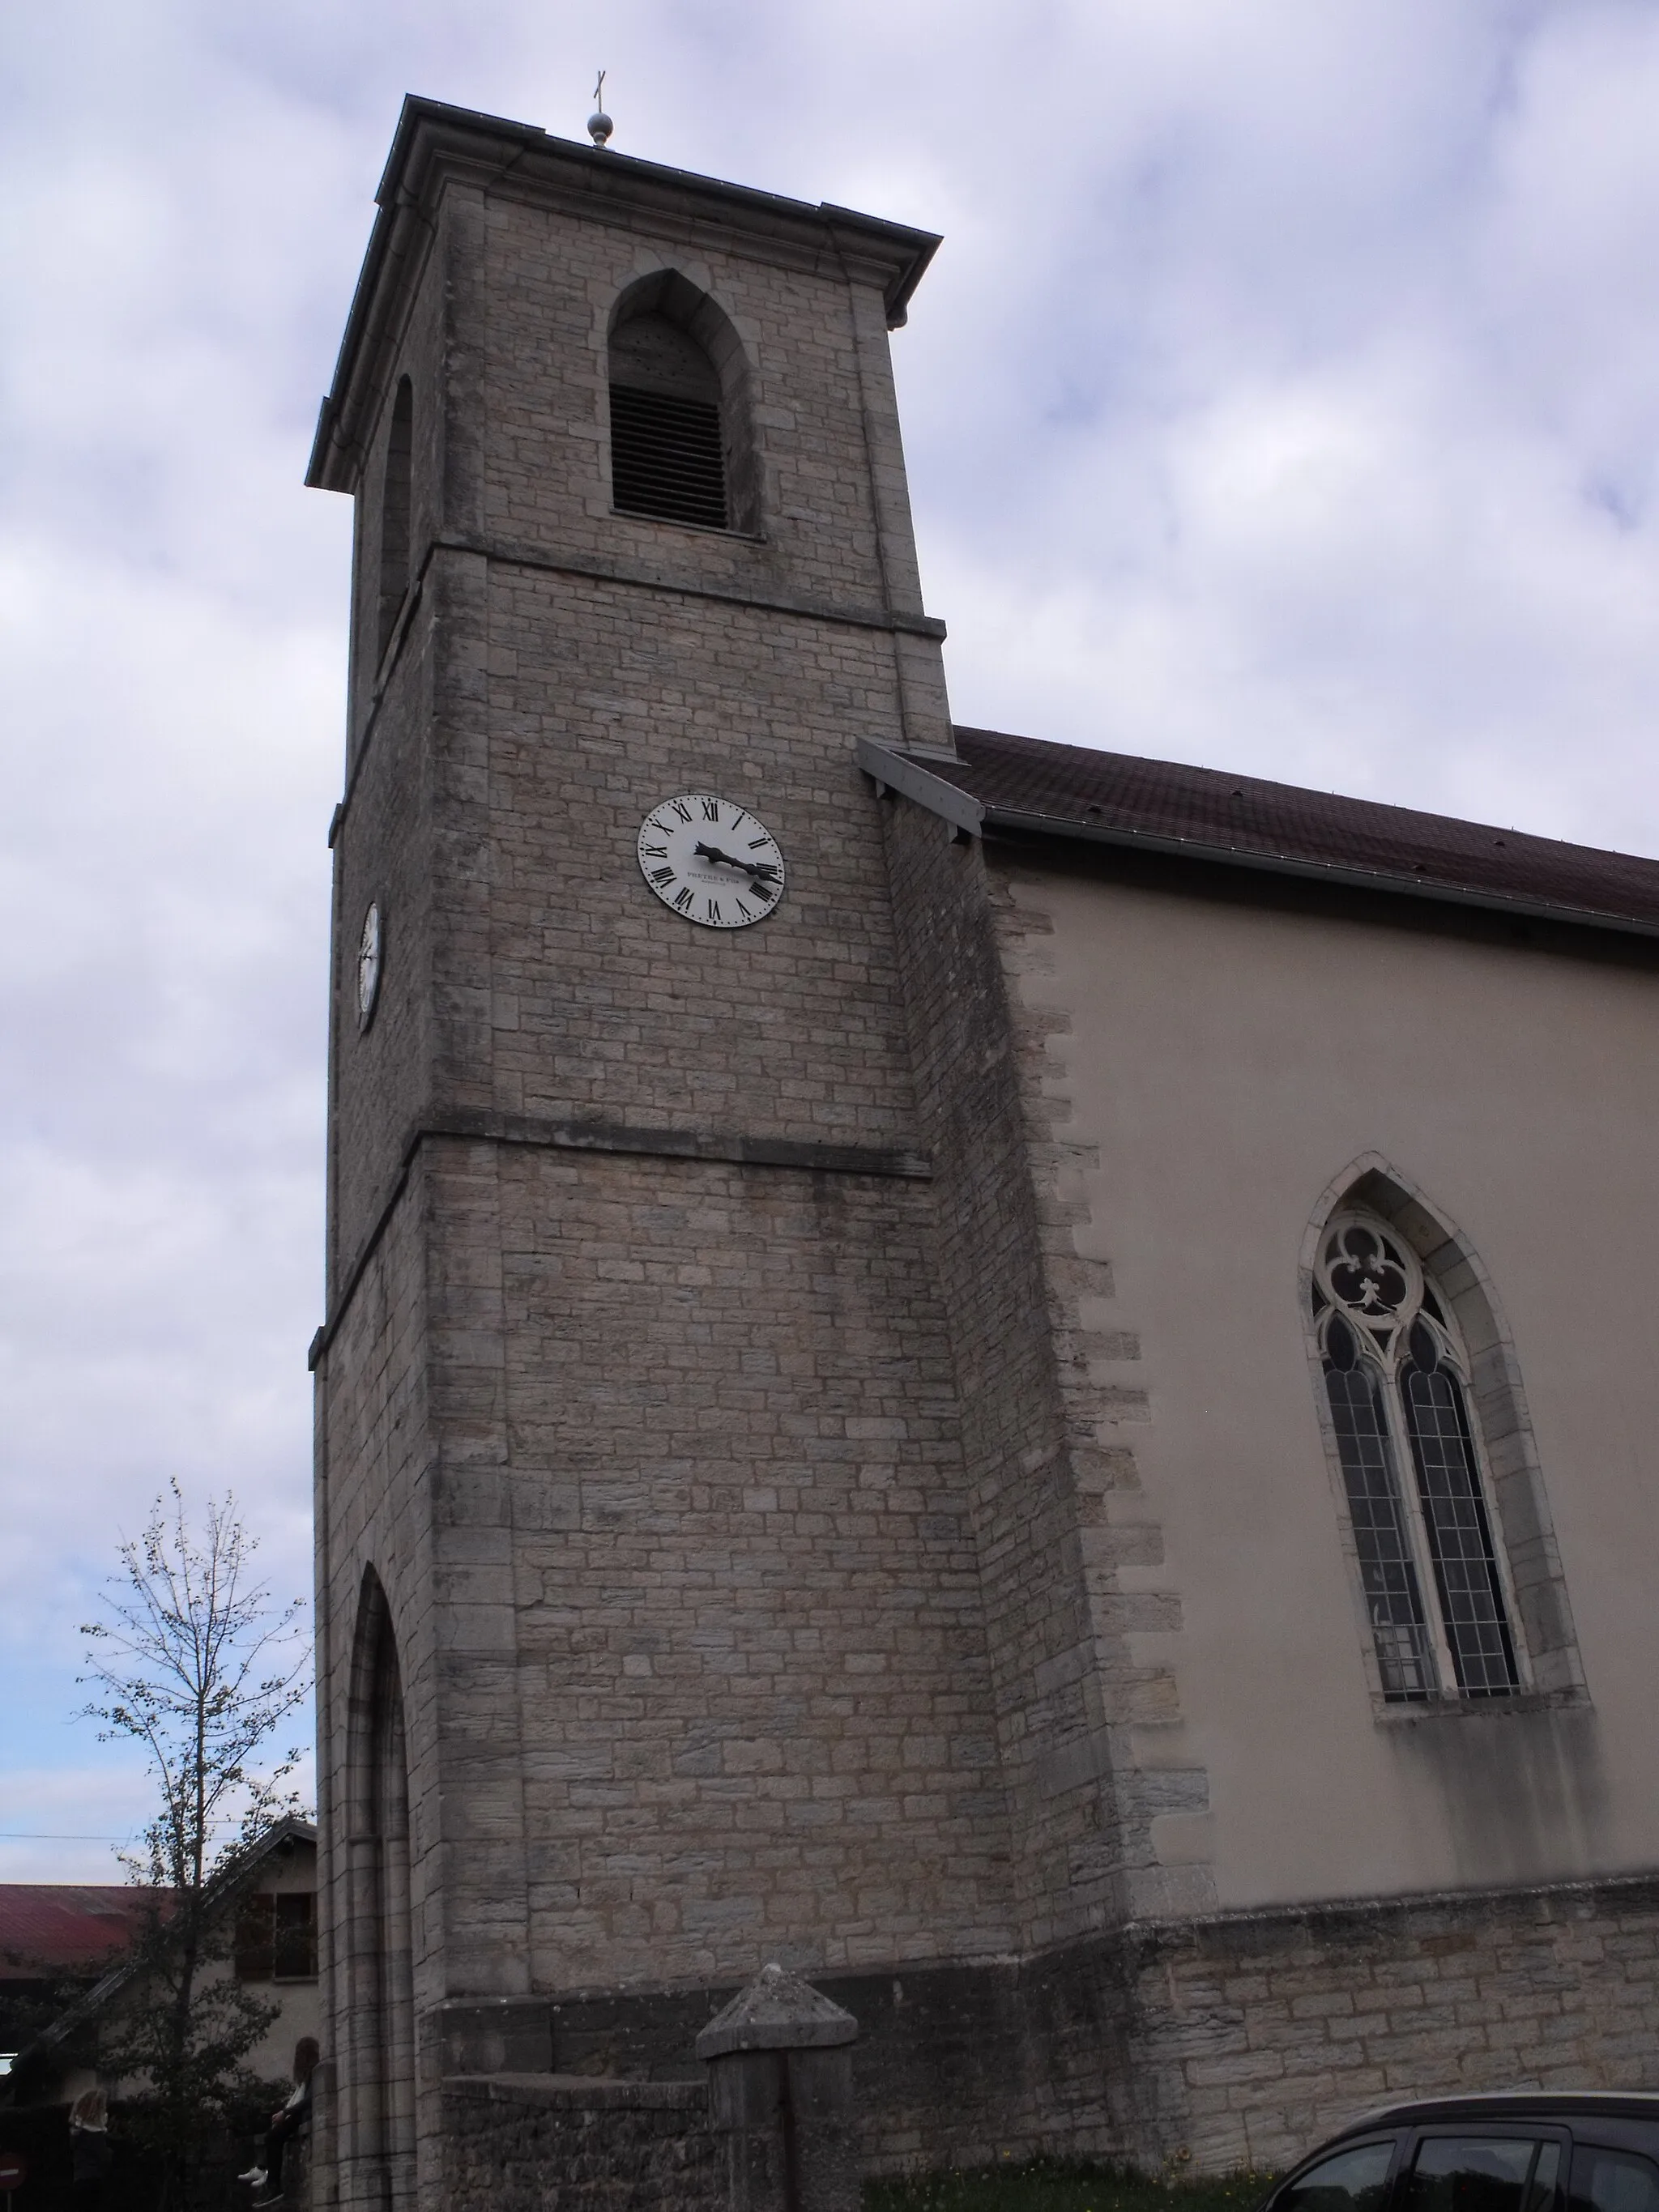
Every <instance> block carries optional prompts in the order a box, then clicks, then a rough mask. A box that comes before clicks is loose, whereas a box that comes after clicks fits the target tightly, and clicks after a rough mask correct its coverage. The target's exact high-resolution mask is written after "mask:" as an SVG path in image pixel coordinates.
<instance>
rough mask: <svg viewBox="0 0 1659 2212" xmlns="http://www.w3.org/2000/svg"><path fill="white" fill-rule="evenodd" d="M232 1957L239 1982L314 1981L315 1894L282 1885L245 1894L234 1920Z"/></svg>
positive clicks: (315, 1965)
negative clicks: (264, 1891)
mask: <svg viewBox="0 0 1659 2212" xmlns="http://www.w3.org/2000/svg"><path fill="white" fill-rule="evenodd" d="M235 1955H236V1978H237V1979H238V1981H242V1982H314V1981H315V1980H316V1978H317V1898H316V1893H315V1892H314V1891H312V1890H308V1889H283V1890H277V1891H276V1893H274V1894H270V1893H259V1894H256V1895H254V1896H252V1897H245V1898H244V1899H242V1908H241V1911H240V1913H239V1915H238V1916H237V1921H236V1954H235Z"/></svg>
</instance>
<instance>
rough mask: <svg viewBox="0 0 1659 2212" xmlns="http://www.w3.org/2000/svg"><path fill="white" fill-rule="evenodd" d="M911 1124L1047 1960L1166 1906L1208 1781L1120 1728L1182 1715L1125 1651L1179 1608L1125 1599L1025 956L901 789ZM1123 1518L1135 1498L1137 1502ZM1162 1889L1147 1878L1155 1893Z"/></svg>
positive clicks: (1116, 1489) (1028, 1901) (1104, 1289)
mask: <svg viewBox="0 0 1659 2212" xmlns="http://www.w3.org/2000/svg"><path fill="white" fill-rule="evenodd" d="M884 820H885V824H886V833H887V849H888V863H889V866H890V870H891V872H892V879H893V885H894V892H895V914H896V918H897V926H898V932H899V945H900V958H901V969H902V975H903V978H904V988H905V993H906V1000H907V1006H908V1013H909V1023H910V1037H911V1050H912V1056H913V1062H914V1066H915V1080H916V1085H917V1094H918V1106H919V1112H920V1115H921V1127H922V1130H923V1132H924V1134H925V1141H926V1142H927V1146H928V1149H929V1152H930V1154H931V1155H932V1157H933V1162H934V1166H935V1172H936V1182H935V1185H934V1190H935V1204H936V1236H937V1243H936V1246H935V1266H936V1270H937V1278H938V1280H939V1285H940V1289H941V1292H942V1295H943V1297H944V1299H945V1305H946V1309H947V1311H948V1313H949V1315H950V1316H951V1344H952V1352H953V1356H954V1359H955V1363H956V1371H957V1388H958V1392H959V1395H960V1398H961V1402H962V1419H963V1443H964V1449H965V1451H966V1454H967V1458H968V1468H969V1485H970V1495H971V1497H972V1500H973V1508H974V1515H975V1533H976V1537H977V1541H978V1547H979V1554H980V1561H981V1575H982V1578H983V1583H984V1589H985V1598H986V1608H987V1635H988V1639H989V1643H990V1647H991V1651H992V1657H993V1666H994V1677H995V1682H996V1696H997V1716H998V1723H999V1729H1000V1747H1001V1753H1002V1761H1003V1771H1004V1777H1005V1781H1006V1786H1007V1788H1008V1790H1009V1795H1010V1802H1011V1805H1012V1808H1013V1818H1014V1820H1015V1823H1016V1835H1017V1850H1018V1873H1019V1879H1020V1882H1021V1891H1020V1899H1019V1902H1020V1909H1021V1912H1022V1916H1023V1917H1022V1922H1021V1936H1022V1939H1023V1941H1024V1943H1025V1944H1026V1945H1028V1946H1029V1947H1030V1948H1032V1949H1034V1950H1040V1949H1046V1948H1049V1947H1050V1946H1052V1945H1054V1943H1056V1942H1064V1941H1066V1940H1067V1939H1070V1938H1075V1937H1077V1936H1080V1935H1083V1934H1085V1932H1088V1931H1090V1930H1094V1929H1103V1928H1106V1927H1109V1926H1110V1925H1112V1924H1114V1923H1115V1922H1117V1921H1119V1920H1121V1919H1122V1918H1125V1917H1129V1916H1131V1915H1132V1914H1134V1913H1136V1912H1142V1913H1144V1912H1145V1911H1146V1909H1147V1907H1148V1906H1149V1905H1151V1906H1153V1907H1156V1906H1157V1905H1160V1904H1164V1905H1167V1904H1170V1903H1175V1902H1177V1901H1178V1902H1187V1901H1188V1899H1185V1898H1181V1899H1176V1897H1175V1896H1173V1895H1166V1894H1165V1888H1164V1886H1163V1885H1160V1883H1159V1881H1158V1869H1156V1868H1155V1866H1154V1864H1153V1860H1154V1854H1153V1851H1152V1844H1151V1834H1150V1832H1151V1823H1152V1818H1153V1817H1154V1815H1155V1814H1157V1813H1158V1812H1160V1811H1166V1810H1170V1809H1173V1808H1177V1807H1179V1808H1186V1807H1187V1806H1188V1805H1190V1804H1191V1803H1192V1802H1193V1801H1194V1797H1196V1799H1197V1802H1199V1803H1200V1805H1201V1804H1202V1802H1204V1801H1203V1784H1202V1778H1201V1777H1198V1778H1196V1779H1194V1777H1192V1776H1191V1775H1189V1774H1185V1773H1182V1774H1172V1775H1164V1776H1157V1777H1154V1778H1148V1777H1146V1776H1143V1775H1142V1774H1141V1773H1140V1772H1139V1770H1138V1768H1137V1766H1136V1765H1135V1759H1134V1755H1133V1744H1132V1737H1131V1730H1132V1729H1134V1728H1136V1727H1141V1728H1146V1727H1151V1728H1154V1729H1155V1728H1156V1727H1157V1725H1158V1723H1160V1722H1161V1721H1164V1720H1165V1719H1167V1718H1169V1717H1171V1716H1172V1715H1173V1714H1174V1712H1175V1710H1176V1703H1175V1685H1174V1682H1173V1680H1172V1679H1171V1678H1170V1676H1169V1674H1168V1673H1167V1671H1165V1670H1164V1669H1163V1668H1158V1667H1156V1666H1148V1665H1146V1663H1144V1662H1142V1661H1141V1660H1140V1659H1139V1657H1138V1656H1137V1653H1136V1650H1135V1639H1136V1638H1137V1635H1138V1634H1139V1632H1144V1631H1146V1630H1147V1629H1158V1628H1161V1627H1163V1626H1167V1622H1168V1614H1169V1608H1170V1603H1171V1601H1170V1600H1169V1599H1167V1598H1164V1597H1163V1596H1145V1595H1140V1594H1139V1593H1138V1592H1135V1591H1133V1590H1129V1589H1124V1588H1123V1587H1122V1585H1121V1582H1120V1577H1119V1570H1120V1569H1121V1567H1123V1566H1126V1565H1127V1566H1131V1567H1136V1568H1139V1567H1141V1566H1144V1565H1148V1564H1155V1563H1156V1562H1157V1561H1158V1559H1160V1558H1161V1555H1162V1540H1161V1536H1160V1534H1159V1531H1158V1528H1157V1526H1156V1523H1155V1522H1152V1520H1151V1519H1150V1518H1149V1516H1148V1515H1147V1513H1146V1507H1145V1503H1144V1499H1143V1498H1140V1496H1139V1485H1138V1481H1137V1478H1136V1474H1135V1468H1134V1459H1133V1450H1132V1449H1131V1443H1132V1440H1133V1436H1134V1435H1135V1433H1136V1431H1137V1426H1138V1425H1139V1423H1141V1422H1143V1421H1144V1420H1145V1419H1146V1405H1145V1398H1144V1394H1143V1393H1141V1392H1139V1391H1138V1390H1136V1389H1134V1388H1133V1386H1130V1387H1128V1388H1127V1389H1126V1388H1124V1387H1122V1386H1121V1385H1118V1384H1116V1383H1102V1382H1100V1381H1099V1380H1097V1373H1098V1368H1099V1365H1100V1363H1102V1362H1103V1361H1120V1362H1121V1359H1122V1358H1124V1356H1125V1355H1126V1354H1127V1355H1128V1356H1129V1357H1131V1358H1133V1352H1134V1349H1135V1347H1134V1346H1133V1344H1128V1343H1125V1342H1122V1341H1121V1340H1119V1338H1118V1337H1117V1336H1115V1335H1114V1334H1111V1333H1110V1332H1104V1333H1103V1332H1102V1331H1101V1330H1100V1329H1099V1328H1098V1326H1097V1323H1096V1322H1095V1320H1094V1316H1093V1315H1092V1313H1090V1312H1086V1311H1085V1307H1086V1306H1087V1305H1088V1304H1090V1303H1091V1302H1092V1303H1093V1304H1094V1305H1096V1306H1098V1305H1099V1304H1102V1303H1103V1302H1104V1301H1107V1300H1109V1297H1110V1291H1111V1278H1110V1268H1109V1266H1108V1265H1107V1264H1105V1263H1104V1262H1103V1261H1100V1260H1098V1259H1091V1258H1085V1256H1084V1255H1082V1254H1081V1253H1080V1252H1079V1248H1078V1246H1077V1243H1076V1242H1075V1238H1074V1234H1073V1232H1074V1229H1075V1227H1076V1225H1077V1221H1078V1218H1079V1216H1078V1209H1077V1207H1076V1206H1075V1204H1074V1203H1073V1201H1072V1200H1071V1199H1070V1197H1069V1195H1068V1194H1067V1192H1066V1188H1065V1183H1064V1176H1065V1171H1066V1166H1067V1164H1068V1163H1067V1157H1066V1146H1065V1142H1064V1138H1063V1133H1060V1131H1058V1130H1057V1128H1056V1127H1055V1123H1056V1120H1057V1112H1056V1105H1055V1102H1054V1100H1053V1099H1052V1098H1051V1097H1049V1096H1048V1093H1047V1091H1046V1087H1045V1073H1046V1070H1045V1065H1044V1059H1043V1047H1044V1030H1043V1028H1042V1020H1041V1019H1040V1018H1037V1019H1033V1018H1030V1017H1028V1016H1027V1015H1026V1013H1025V1012H1024V1009H1023V1008H1021V1007H1020V1006H1018V1003H1017V1002H1016V1001H1014V1000H1013V998H1012V993H1011V991H1010V988H1009V983H1008V978H1007V972H1006V971H1007V969H1008V967H1009V966H1010V965H1011V964H1012V963H1013V961H1014V958H1015V957H1016V956H1017V955H1018V953H1019V952H1020V951H1022V950H1023V947H1022V946H1021V945H1020V942H1019V940H1018V938H1011V936H1010V934H1009V932H1008V930H1007V927H1006V920H1007V917H1006V916H1005V915H1003V913H1002V910H1001V909H1002V908H1003V906H1004V905H1005V904H1006V902H1005V901H1004V899H1003V897H1002V893H1001V887H1000V883H999V880H998V878H996V876H995V874H994V872H993V871H990V870H988V869H987V866H986V861H985V856H984V854H983V852H982V850H981V847H980V846H979V845H978V844H977V843H976V842H969V841H962V842H958V841H956V840H954V839H953V837H952V834H951V829H950V828H949V827H948V825H947V824H945V823H943V822H941V821H940V820H939V819H938V818H937V817H935V816H933V815H932V814H930V813H928V812H927V811H925V810H923V809H922V808H921V807H919V806H916V805H912V804H911V803H910V802H909V801H908V800H905V799H900V798H897V797H895V798H893V799H890V801H889V803H888V804H887V805H886V807H885V809H884ZM1126 1505H1127V1510H1125V1508H1126ZM1149 1877H1150V1880H1149Z"/></svg>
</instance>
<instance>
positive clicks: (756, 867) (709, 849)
mask: <svg viewBox="0 0 1659 2212" xmlns="http://www.w3.org/2000/svg"><path fill="white" fill-rule="evenodd" d="M696 852H697V858H698V859H699V860H720V861H722V862H724V864H725V865H726V866H727V867H728V868H741V869H742V870H743V872H744V875H746V876H757V877H762V878H765V877H769V876H775V875H776V873H777V870H776V869H775V867H774V866H772V864H771V862H770V861H769V860H738V858H737V856H736V854H732V853H722V852H721V850H720V847H719V846H718V845H699V846H698V847H697V848H696Z"/></svg>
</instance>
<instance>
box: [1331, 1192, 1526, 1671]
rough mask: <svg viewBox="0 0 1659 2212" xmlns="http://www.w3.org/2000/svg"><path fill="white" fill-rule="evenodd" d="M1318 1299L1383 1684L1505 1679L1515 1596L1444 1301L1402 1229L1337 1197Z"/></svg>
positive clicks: (1463, 1364)
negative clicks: (1342, 1210) (1508, 1584)
mask: <svg viewBox="0 0 1659 2212" xmlns="http://www.w3.org/2000/svg"><path fill="white" fill-rule="evenodd" d="M1313 1311H1314V1318H1315V1323H1316V1328H1317V1329H1318V1332H1319V1348H1320V1353H1321V1358H1322V1364H1323V1368H1324V1376H1325V1391H1326V1396H1327V1398H1328V1401H1329V1404H1330V1410H1331V1420H1332V1424H1333V1426H1334V1430H1335V1435H1336V1449H1337V1455H1338V1458H1339V1459H1340V1462H1341V1468H1342V1480H1343V1486H1344V1488H1345V1490H1346V1494H1347V1501H1348V1512H1349V1516H1350V1519H1351V1522H1352V1528H1353V1537H1354V1547H1355V1549H1356V1551H1357V1553H1358V1560H1359V1574H1360V1581H1361V1584H1362V1587H1363V1589H1364V1598H1365V1610H1366V1613H1367V1616H1368V1618H1369V1620H1370V1629H1371V1638H1372V1643H1373V1645H1374V1648H1375V1650H1376V1663H1377V1668H1378V1671H1379V1673H1380V1674H1381V1676H1382V1681H1383V1694H1384V1696H1385V1697H1387V1698H1388V1699H1390V1700H1391V1701H1396V1702H1413V1701H1421V1700H1424V1699H1431V1698H1440V1697H1463V1698H1502V1697H1509V1696H1510V1695H1512V1694H1513V1693H1514V1692H1516V1690H1517V1689H1519V1688H1520V1687H1521V1674H1520V1668H1519V1666H1518V1664H1517V1661H1516V1641H1515V1636H1514V1632H1513V1630H1512V1628H1511V1626H1510V1619H1511V1608H1510V1600H1509V1595H1508V1593H1507V1590H1506V1589H1505V1587H1504V1572H1503V1568H1502V1565H1501V1563H1500V1558H1499V1553H1498V1547H1497V1545H1496V1544H1495V1543H1494V1541H1493V1538H1492V1514H1491V1510H1490V1509H1489V1507H1488V1504H1487V1499H1486V1481H1485V1478H1484V1475H1483V1474H1482V1469H1481V1451H1480V1438H1479V1434H1478V1431H1477V1429H1476V1426H1475V1423H1474V1418H1473V1414H1472V1411H1471V1403H1470V1391H1469V1364H1468V1358H1467V1356H1466V1355H1465V1353H1464V1352H1463V1349H1462V1345H1461V1344H1460V1342H1459V1340H1458V1337H1457V1334H1456V1332H1455V1328H1454V1327H1453V1324H1452V1322H1451V1321H1450V1319H1449V1314H1448V1309H1447V1306H1446V1304H1444V1302H1443V1300H1442V1299H1441V1298H1440V1297H1437V1295H1436V1292H1435V1290H1434V1287H1433V1285H1431V1283H1429V1282H1428V1281H1427V1280H1426V1279H1425V1276H1424V1273H1423V1270H1422V1267H1421V1266H1420V1264H1419V1261H1418V1258H1417V1255H1416V1254H1415V1253H1414V1252H1413V1250H1412V1249H1411V1248H1410V1246H1409V1245H1408V1244H1407V1243H1406V1242H1405V1241H1404V1239H1403V1238H1402V1237H1400V1236H1399V1235H1398V1234H1397V1232H1395V1231H1394V1230H1392V1229H1390V1228H1389V1226H1388V1225H1386V1224H1384V1223H1383V1222H1382V1221H1381V1220H1378V1219H1376V1218H1373V1217H1371V1216H1370V1215H1367V1214H1359V1213H1346V1214H1342V1215H1340V1216H1339V1217H1338V1218H1336V1219H1335V1220H1334V1221H1333V1222H1332V1223H1331V1224H1330V1225H1329V1226H1328V1228H1327V1230H1326V1231H1325V1233H1324V1237H1323V1238H1322V1242H1321V1244H1320V1252H1319V1259H1318V1261H1317V1263H1316V1267H1315V1270H1314V1286H1313Z"/></svg>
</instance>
